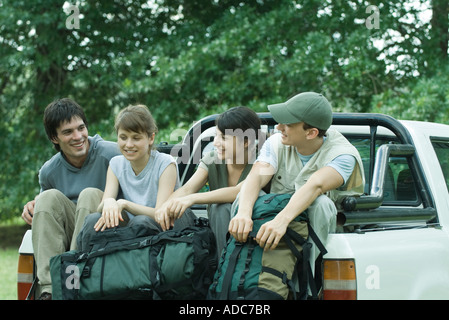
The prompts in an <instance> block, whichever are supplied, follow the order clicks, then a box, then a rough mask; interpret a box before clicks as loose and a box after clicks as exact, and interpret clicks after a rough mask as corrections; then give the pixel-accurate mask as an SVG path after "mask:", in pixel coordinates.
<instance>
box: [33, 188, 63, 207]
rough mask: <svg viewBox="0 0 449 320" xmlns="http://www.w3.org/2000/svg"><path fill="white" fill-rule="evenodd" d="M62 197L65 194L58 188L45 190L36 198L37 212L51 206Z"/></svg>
mask: <svg viewBox="0 0 449 320" xmlns="http://www.w3.org/2000/svg"><path fill="white" fill-rule="evenodd" d="M62 197H65V195H64V194H63V193H62V192H61V191H59V190H57V189H49V190H45V191H43V192H42V193H41V194H39V197H38V198H37V200H36V205H35V209H34V210H35V212H37V211H41V210H42V209H44V208H47V207H48V206H51V205H52V204H54V203H56V202H57V201H59V200H60V199H61V198H62Z"/></svg>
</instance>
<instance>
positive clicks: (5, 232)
mask: <svg viewBox="0 0 449 320" xmlns="http://www.w3.org/2000/svg"><path fill="white" fill-rule="evenodd" d="M29 228H30V227H29V226H28V225H26V224H24V222H20V221H15V222H14V223H4V224H0V300H16V299H17V261H18V259H19V252H18V250H19V246H20V243H21V241H22V237H23V235H24V233H25V231H26V230H27V229H29Z"/></svg>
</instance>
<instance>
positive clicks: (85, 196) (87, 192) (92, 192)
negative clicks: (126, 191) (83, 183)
mask: <svg viewBox="0 0 449 320" xmlns="http://www.w3.org/2000/svg"><path fill="white" fill-rule="evenodd" d="M102 196H103V191H101V190H100V189H97V188H86V189H84V190H83V191H81V192H80V194H79V196H78V202H83V201H84V202H91V201H100V200H101V197H102Z"/></svg>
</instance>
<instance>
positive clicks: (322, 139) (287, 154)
mask: <svg viewBox="0 0 449 320" xmlns="http://www.w3.org/2000/svg"><path fill="white" fill-rule="evenodd" d="M268 109H269V110H270V112H271V114H272V116H273V118H274V119H275V120H276V121H277V122H278V123H279V124H278V126H277V129H278V130H279V131H280V133H279V134H275V135H273V136H272V137H270V138H269V139H268V140H267V141H266V142H265V145H264V146H263V148H262V150H261V152H260V155H259V157H258V159H257V161H256V163H255V164H254V165H253V168H252V170H251V172H250V173H249V175H248V177H247V178H246V180H245V182H244V184H243V185H242V188H241V191H240V195H239V207H238V211H237V213H236V215H235V216H234V218H233V219H232V220H231V222H230V225H229V232H230V234H231V235H232V236H234V237H235V238H236V240H237V241H240V242H245V241H246V240H247V237H248V234H249V232H250V231H251V230H252V227H253V221H252V219H251V215H252V208H253V206H254V203H255V201H256V200H257V198H258V196H259V192H260V190H261V189H262V188H264V187H265V186H266V185H267V184H268V183H271V185H270V192H271V193H291V194H293V195H292V198H291V200H290V201H289V203H288V204H287V206H286V207H285V208H284V209H283V210H282V211H281V212H280V213H279V214H278V215H277V216H276V217H275V218H274V219H273V220H272V221H269V222H267V223H265V224H264V225H262V227H261V228H260V230H259V232H258V233H257V235H256V238H255V239H256V241H257V242H258V243H259V245H260V246H261V247H262V248H264V249H265V250H268V249H274V248H276V246H277V245H278V243H279V241H280V240H281V238H282V237H283V235H284V234H285V232H286V229H287V226H288V225H289V224H290V222H291V221H293V219H294V218H296V217H297V216H298V215H299V214H301V213H302V212H304V211H305V210H306V209H309V219H310V221H311V224H312V227H314V229H315V232H316V233H317V234H318V236H319V237H320V238H321V241H323V242H324V243H325V241H326V238H327V234H328V233H329V232H332V231H333V230H335V221H336V208H335V205H334V203H333V201H332V200H334V201H337V200H338V199H341V195H342V194H346V195H347V194H360V193H362V192H363V184H364V177H363V167H362V162H361V159H360V155H359V154H358V151H357V149H355V148H354V147H353V146H352V145H351V144H350V143H349V142H348V141H347V140H346V139H345V138H344V137H343V136H342V135H341V134H340V133H338V132H337V131H334V130H329V132H327V130H328V129H329V127H330V126H331V124H332V109H331V106H330V104H329V102H328V101H327V99H326V98H325V97H324V96H323V95H321V94H318V93H314V92H305V93H300V94H298V95H296V96H294V97H293V98H291V99H290V100H288V101H287V102H285V103H280V104H276V105H270V106H268ZM324 194H329V196H330V198H331V199H332V200H330V198H328V197H326V196H322V195H324ZM311 209H312V210H311ZM313 209H315V210H313ZM314 225H315V226H314ZM315 227H316V228H315ZM317 229H318V230H317Z"/></svg>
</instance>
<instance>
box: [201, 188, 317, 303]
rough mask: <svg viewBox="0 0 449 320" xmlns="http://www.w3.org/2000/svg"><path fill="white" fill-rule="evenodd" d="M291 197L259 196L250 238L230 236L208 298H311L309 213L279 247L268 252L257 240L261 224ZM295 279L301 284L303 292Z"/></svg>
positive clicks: (289, 230)
mask: <svg viewBox="0 0 449 320" xmlns="http://www.w3.org/2000/svg"><path fill="white" fill-rule="evenodd" d="M290 198H291V195H290V194H266V195H263V196H260V197H259V198H258V199H257V201H256V203H255V204H254V208H253V216H252V219H253V230H252V232H251V233H250V235H249V237H248V241H247V242H246V243H240V242H237V241H236V240H235V239H234V238H233V237H231V238H230V239H229V241H228V244H227V247H226V248H225V249H224V250H223V253H222V256H221V259H220V262H219V265H218V268H217V271H216V272H215V276H214V281H213V283H212V285H211V286H210V288H209V292H208V299H220V300H227V299H231V300H236V299H246V300H258V299H263V300H277V299H288V298H296V299H305V298H307V292H308V285H311V286H312V287H314V285H313V284H312V283H311V282H312V281H309V279H310V278H309V277H310V276H311V269H310V264H309V254H310V249H311V243H309V242H307V239H308V235H309V229H310V227H309V225H308V223H307V222H308V217H307V212H303V213H301V214H300V215H299V216H298V217H297V218H296V219H295V220H294V221H292V222H291V223H290V224H289V226H288V228H287V232H286V234H285V235H284V237H283V238H282V240H281V241H280V242H279V244H278V246H277V247H276V249H275V250H268V251H264V250H263V249H262V248H261V247H260V246H259V245H258V244H257V243H256V241H255V240H254V239H253V238H254V237H255V235H256V234H257V232H258V230H259V229H260V227H261V226H262V225H263V224H264V223H265V222H267V221H270V220H272V219H273V218H274V217H275V216H276V215H277V214H278V213H279V212H280V211H281V210H282V209H283V208H284V207H285V206H286V205H287V203H288V202H289V200H290ZM310 230H311V229H310ZM320 248H321V246H320ZM310 280H311V279H310ZM295 281H297V282H298V284H299V292H298V291H297V290H296V288H295ZM312 290H313V291H315V290H314V288H312Z"/></svg>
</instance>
